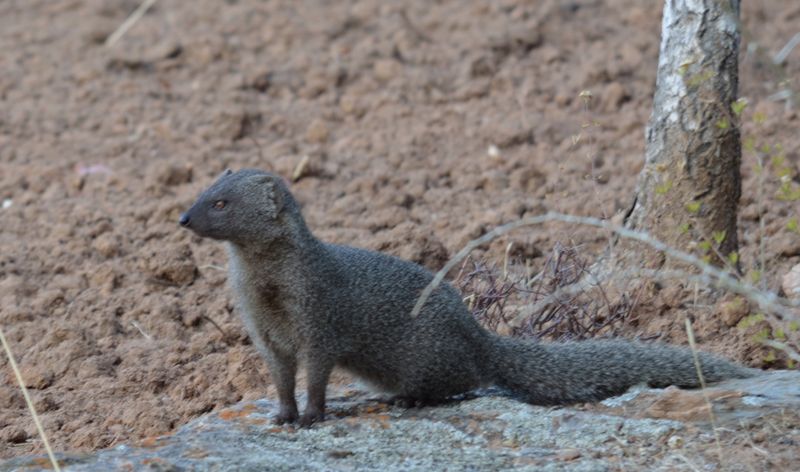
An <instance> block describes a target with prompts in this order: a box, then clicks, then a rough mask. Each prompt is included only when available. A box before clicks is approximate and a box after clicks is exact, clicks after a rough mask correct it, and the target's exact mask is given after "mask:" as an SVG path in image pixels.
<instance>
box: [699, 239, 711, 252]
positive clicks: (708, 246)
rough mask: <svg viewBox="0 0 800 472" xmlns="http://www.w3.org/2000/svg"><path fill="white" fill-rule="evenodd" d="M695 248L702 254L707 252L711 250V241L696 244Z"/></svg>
mask: <svg viewBox="0 0 800 472" xmlns="http://www.w3.org/2000/svg"><path fill="white" fill-rule="evenodd" d="M697 247H698V248H700V250H701V251H703V252H708V251H709V250H711V241H708V240H706V241H700V242H699V243H698V244H697Z"/></svg>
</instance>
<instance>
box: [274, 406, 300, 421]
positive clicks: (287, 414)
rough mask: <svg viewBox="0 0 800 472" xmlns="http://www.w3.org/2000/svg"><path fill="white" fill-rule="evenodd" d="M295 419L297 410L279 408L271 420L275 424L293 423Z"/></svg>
mask: <svg viewBox="0 0 800 472" xmlns="http://www.w3.org/2000/svg"><path fill="white" fill-rule="evenodd" d="M295 421H297V410H284V409H281V411H279V412H278V414H277V415H275V417H274V418H273V419H272V422H273V423H275V424H286V423H294V422H295Z"/></svg>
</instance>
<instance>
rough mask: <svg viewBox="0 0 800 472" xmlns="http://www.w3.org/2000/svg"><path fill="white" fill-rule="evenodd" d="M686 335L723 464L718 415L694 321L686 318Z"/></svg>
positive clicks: (718, 454) (720, 461) (718, 453)
mask: <svg viewBox="0 0 800 472" xmlns="http://www.w3.org/2000/svg"><path fill="white" fill-rule="evenodd" d="M685 322H686V335H687V336H688V337H689V347H690V348H691V350H692V357H693V358H694V368H695V369H696V370H697V378H698V380H700V391H701V392H702V393H703V398H704V399H705V401H706V406H707V407H708V416H709V419H710V420H711V429H712V430H713V431H714V441H715V442H716V444H717V456H718V457H719V463H720V465H722V463H723V460H724V456H723V454H722V445H721V443H720V441H719V432H718V431H717V416H716V415H715V414H714V406H713V405H712V404H711V399H710V398H709V397H708V393H707V392H706V378H705V377H704V376H703V367H702V366H701V365H700V356H699V355H698V354H697V344H696V343H695V341H694V330H693V329H692V322H691V321H690V320H689V318H686V320H685Z"/></svg>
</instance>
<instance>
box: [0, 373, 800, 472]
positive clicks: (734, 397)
mask: <svg viewBox="0 0 800 472" xmlns="http://www.w3.org/2000/svg"><path fill="white" fill-rule="evenodd" d="M676 392H678V393H676ZM498 393H499V392H497V391H494V390H491V391H482V392H478V396H477V397H476V398H473V399H470V400H463V401H453V402H449V403H447V404H444V405H440V406H436V407H425V408H415V409H401V408H396V407H391V406H389V405H387V404H385V403H382V402H380V401H378V400H375V399H372V398H370V397H369V396H368V395H367V394H365V393H362V392H359V391H357V390H352V389H351V390H347V391H339V392H335V394H338V395H335V396H332V397H331V398H330V401H329V420H328V421H325V422H324V423H321V424H319V425H316V426H314V427H312V428H309V429H296V428H294V427H292V426H275V425H273V424H272V423H271V422H270V418H271V416H272V415H273V414H274V412H275V411H277V405H276V404H275V402H273V401H271V400H258V401H253V402H243V403H241V404H239V405H236V406H235V407H232V408H230V409H225V410H222V411H218V412H214V413H210V414H207V415H204V416H202V417H199V418H197V419H195V420H193V421H191V422H189V423H188V424H186V425H185V426H183V427H182V428H180V429H178V430H177V431H176V432H175V433H174V434H172V435H168V436H161V437H154V438H149V439H145V440H143V441H141V442H139V443H137V444H129V445H128V444H126V445H119V446H116V447H114V448H111V449H106V450H101V451H99V452H96V453H94V454H85V455H81V454H58V459H59V461H60V462H61V466H62V468H63V469H64V470H69V471H104V472H105V471H108V470H197V471H217V470H239V471H256V470H272V471H283V470H286V471H289V470H291V471H295V470H380V471H395V470H405V471H408V470H420V471H423V470H424V471H429V470H445V469H447V470H511V469H514V470H531V471H533V470H545V471H562V470H563V471H567V470H569V471H604V470H629V469H631V468H642V467H646V468H647V469H650V470H656V469H658V470H661V469H663V470H667V469H670V470H671V469H673V468H674V467H676V466H678V465H680V464H682V462H681V461H682V460H684V459H685V455H686V454H689V452H687V451H686V450H685V449H683V447H684V446H683V445H684V437H688V438H689V439H690V440H687V441H686V444H689V443H691V444H692V445H693V446H697V447H700V449H701V450H702V449H703V448H704V447H705V445H706V444H713V439H711V438H712V435H711V434H709V432H708V429H705V430H704V429H703V423H705V420H706V418H707V417H706V416H703V415H702V414H698V415H697V416H691V415H683V416H680V418H681V421H676V420H674V419H663V418H662V419H654V418H646V417H643V416H647V414H652V413H653V412H654V411H667V410H673V411H682V410H685V409H686V408H685V406H686V404H687V403H686V402H688V404H689V405H696V404H698V398H702V399H703V401H702V402H700V403H701V404H706V403H705V398H706V397H708V398H709V399H710V401H711V403H712V404H714V408H715V413H716V416H717V422H719V423H724V424H730V425H733V424H735V423H736V421H740V420H741V419H742V418H745V417H749V416H752V415H765V414H767V413H769V412H773V411H781V410H787V409H797V408H799V407H800V372H796V371H778V372H767V373H763V374H760V375H758V376H756V377H753V378H751V379H743V380H735V381H729V382H723V383H720V384H718V385H716V386H713V387H711V388H708V389H706V391H705V395H704V394H703V392H701V391H686V390H677V389H664V390H661V389H634V390H632V391H631V392H628V393H626V394H625V395H622V396H619V397H615V398H612V399H608V400H606V401H604V402H602V403H601V404H598V405H591V406H584V407H575V408H572V407H571V408H544V407H537V406H532V405H528V404H525V403H521V402H518V401H515V400H513V399H511V398H508V397H505V396H502V395H497V394H498ZM659 405H660V406H659ZM602 408H605V409H606V410H607V411H606V412H601V411H598V409H602ZM623 415H624V416H623ZM630 416H634V417H633V418H632V417H630ZM655 416H659V415H655ZM660 416H669V415H660ZM795 427H796V425H795ZM795 433H796V431H795ZM676 445H681V448H677V449H676V447H677V446H676ZM664 450H666V452H663V451H664ZM631 451H635V453H633V454H632V453H631ZM659 451H661V452H659ZM690 452H691V451H690ZM691 460H692V461H693V463H694V464H695V465H698V466H699V467H701V468H703V466H711V465H712V464H710V463H709V462H708V459H707V456H704V455H703V454H702V453H700V452H696V453H695V454H693V455H692V457H691ZM48 465H49V464H48V463H47V461H46V458H44V457H42V456H29V457H19V458H16V459H12V460H9V461H6V462H2V463H0V471H17V470H25V471H29V470H44V469H46V468H48Z"/></svg>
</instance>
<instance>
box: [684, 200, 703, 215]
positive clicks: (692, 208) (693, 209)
mask: <svg viewBox="0 0 800 472" xmlns="http://www.w3.org/2000/svg"><path fill="white" fill-rule="evenodd" d="M701 205H702V203H701V202H689V203H687V204H686V211H688V212H689V213H697V212H699V211H700V206H701Z"/></svg>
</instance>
